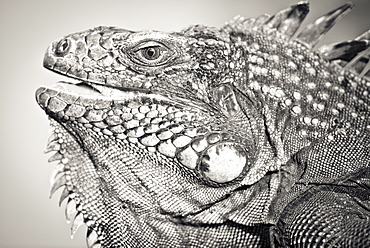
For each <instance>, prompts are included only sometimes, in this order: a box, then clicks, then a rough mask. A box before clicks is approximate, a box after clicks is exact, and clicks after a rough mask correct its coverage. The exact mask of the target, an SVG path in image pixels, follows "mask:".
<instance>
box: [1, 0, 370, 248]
mask: <svg viewBox="0 0 370 248" xmlns="http://www.w3.org/2000/svg"><path fill="white" fill-rule="evenodd" d="M296 2H297V1H293V0H280V1H272V0H269V1H267V0H258V1H257V0H254V1H251V0H227V1H226V0H225V1H221V0H217V1H215V0H207V1H202V0H190V1H189V0H187V1H174V0H172V1H170V0H158V1H150V0H146V1H145V0H137V1H124V0H120V1H76V0H73V1H71V0H67V1H50V0H45V1H40V0H38V1H17V0H16V1H14V0H8V1H4V0H0V20H1V22H0V24H1V26H0V36H1V39H0V42H1V43H0V87H1V88H0V133H1V134H0V137H1V141H0V163H1V166H0V247H85V232H86V228H85V227H84V228H81V229H80V230H79V231H78V232H77V234H76V235H75V238H74V240H71V239H70V238H69V226H68V225H67V224H65V221H64V208H59V207H58V206H57V205H58V198H59V194H60V192H57V193H56V195H55V196H54V198H52V200H49V199H48V195H49V190H50V185H49V175H50V173H51V171H52V168H53V165H52V164H48V163H47V159H48V157H49V156H50V154H47V155H44V154H43V150H44V149H45V147H46V141H47V139H48V136H49V132H48V130H50V128H49V125H48V123H49V122H48V120H47V117H46V116H45V114H44V113H43V112H42V111H41V109H40V108H39V107H38V106H37V104H36V102H35V100H34V92H35V90H36V89H37V87H38V86H39V85H41V84H49V85H50V84H52V83H53V82H55V81H59V80H62V79H63V77H62V76H60V75H56V74H53V73H52V72H49V71H47V70H45V69H43V68H42V59H43V54H44V51H45V50H46V48H47V46H48V45H49V43H51V42H52V41H53V40H56V39H58V38H60V37H61V36H63V35H66V34H69V33H72V32H76V31H83V30H85V29H89V28H92V27H95V26H100V25H109V26H119V27H122V28H127V29H132V30H143V29H157V30H164V31H179V30H181V29H182V28H185V27H187V26H188V25H191V24H205V25H210V26H216V27H219V26H221V25H222V24H223V23H224V22H225V21H228V20H230V19H232V18H233V17H234V16H235V15H237V14H241V15H243V16H245V17H251V16H258V15H260V14H262V13H270V14H273V13H275V12H276V11H278V10H280V9H282V8H286V7H288V6H290V5H292V4H294V3H296ZM345 2H346V1H342V0H312V1H311V13H310V16H309V17H308V18H307V20H313V19H314V18H317V17H318V16H319V15H321V14H324V13H326V12H328V11H330V10H332V9H334V8H336V7H338V6H340V5H341V4H343V3H345ZM353 2H354V3H355V4H356V8H355V10H353V11H352V12H351V13H350V14H349V15H348V16H347V17H345V18H344V19H342V20H341V21H340V22H339V23H338V24H337V26H336V27H335V28H333V30H332V31H331V32H330V33H329V34H328V35H327V36H326V37H325V39H324V40H323V41H322V42H321V44H323V43H331V42H335V41H341V40H347V39H351V38H354V37H356V36H357V35H359V34H360V33H362V32H364V31H365V30H367V29H369V28H370V15H369V11H370V1H368V0H357V1H353ZM307 20H306V22H305V23H307Z"/></svg>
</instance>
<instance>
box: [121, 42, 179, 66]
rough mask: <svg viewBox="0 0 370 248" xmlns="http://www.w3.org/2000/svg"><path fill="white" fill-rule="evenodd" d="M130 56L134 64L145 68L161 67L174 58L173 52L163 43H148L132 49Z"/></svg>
mask: <svg viewBox="0 0 370 248" xmlns="http://www.w3.org/2000/svg"><path fill="white" fill-rule="evenodd" d="M128 55H129V57H130V58H131V60H132V61H133V62H134V63H137V64H140V65H145V66H160V65H163V64H165V63H167V62H168V61H169V60H170V59H171V58H172V55H173V52H172V51H171V50H170V49H169V48H168V47H167V46H165V45H164V44H162V43H159V42H156V41H149V42H148V41H147V42H143V43H140V44H139V45H137V46H136V47H134V48H132V49H131V51H130V52H129V53H128Z"/></svg>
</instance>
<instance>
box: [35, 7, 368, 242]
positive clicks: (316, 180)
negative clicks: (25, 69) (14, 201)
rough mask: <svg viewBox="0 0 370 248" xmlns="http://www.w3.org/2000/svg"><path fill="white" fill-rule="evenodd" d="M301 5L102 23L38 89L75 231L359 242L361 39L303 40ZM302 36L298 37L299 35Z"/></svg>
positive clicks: (363, 134) (145, 238) (362, 228)
mask: <svg viewBox="0 0 370 248" xmlns="http://www.w3.org/2000/svg"><path fill="white" fill-rule="evenodd" d="M351 8H352V4H345V5H343V6H342V7H339V8H338V9H336V10H334V11H332V12H330V13H328V14H326V15H324V16H322V17H320V18H319V19H317V20H316V21H315V22H313V23H312V24H309V25H307V26H306V27H305V28H303V29H302V30H301V31H300V32H297V30H298V28H299V27H300V24H301V23H302V21H303V20H304V18H305V16H306V15H307V13H308V10H309V6H308V3H307V2H300V3H298V4H296V5H294V6H291V7H289V8H287V9H284V10H282V11H280V12H278V13H277V14H275V15H273V16H269V15H261V16H259V17H257V18H249V19H245V18H243V17H236V18H235V19H234V20H232V21H231V22H229V23H227V24H225V26H223V27H221V28H214V27H208V26H203V25H195V26H190V27H188V28H186V29H184V30H182V31H181V32H173V33H165V32H160V31H154V30H151V31H142V32H133V31H129V30H125V29H121V28H116V27H97V28H93V29H91V30H87V31H84V32H79V33H74V34H71V35H67V36H65V37H64V38H62V39H61V40H59V41H56V42H54V43H52V44H51V45H50V47H49V48H48V50H47V52H46V55H45V58H44V66H45V67H46V68H48V69H50V70H52V71H54V72H57V73H60V74H63V75H65V76H68V77H70V78H75V79H77V80H78V81H79V82H78V83H69V82H59V83H58V84H57V86H52V87H40V88H39V89H38V90H37V92H36V99H37V102H38V104H39V105H40V106H41V108H42V109H43V110H44V111H45V112H46V113H47V115H48V116H50V117H51V125H52V126H53V128H54V132H53V134H52V136H51V138H50V140H49V143H48V147H47V151H48V152H49V151H55V152H56V153H55V154H54V155H53V156H52V157H51V158H50V159H49V161H59V164H58V165H57V166H56V170H55V173H54V174H53V178H54V179H53V181H54V185H53V187H52V190H51V194H53V193H54V192H55V191H56V190H57V189H58V188H61V187H62V188H64V189H63V192H62V195H61V199H60V202H63V200H65V199H67V203H66V218H67V221H72V223H73V224H72V227H71V229H72V235H73V233H74V232H75V231H76V230H77V228H78V227H79V226H80V225H81V224H83V223H85V224H86V225H87V227H88V229H87V246H88V247H94V248H96V247H369V246H370V238H369V233H370V191H369V187H370V167H369V161H370V152H369V144H370V138H369V131H370V121H369V116H370V115H369V108H370V105H369V85H370V81H369V73H368V71H369V56H370V48H369V39H370V32H369V31H368V32H366V33H364V34H363V35H361V36H359V37H357V38H356V39H354V40H350V41H345V42H340V43H336V44H332V45H325V46H323V47H321V48H319V49H317V50H316V49H314V47H315V45H316V43H317V42H318V41H319V40H320V38H321V37H322V36H323V35H324V34H325V33H326V32H327V31H328V30H329V29H330V28H331V27H332V26H333V25H334V23H335V22H336V21H337V20H338V19H339V18H341V17H342V16H344V15H345V14H346V13H347V12H348V11H349V10H350V9H351ZM296 33H298V34H296Z"/></svg>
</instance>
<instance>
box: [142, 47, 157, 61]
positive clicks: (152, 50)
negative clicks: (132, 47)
mask: <svg viewBox="0 0 370 248" xmlns="http://www.w3.org/2000/svg"><path fill="white" fill-rule="evenodd" d="M142 55H143V56H144V58H146V59H148V60H155V59H158V58H159V56H160V55H161V52H160V49H159V47H148V48H144V49H143V50H142Z"/></svg>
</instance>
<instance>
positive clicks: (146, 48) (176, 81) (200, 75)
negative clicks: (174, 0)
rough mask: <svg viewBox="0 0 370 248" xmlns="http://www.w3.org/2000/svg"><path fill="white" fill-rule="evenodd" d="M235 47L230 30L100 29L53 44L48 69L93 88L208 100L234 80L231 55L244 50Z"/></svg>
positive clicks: (47, 61) (50, 49) (233, 62)
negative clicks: (213, 89) (224, 85)
mask: <svg viewBox="0 0 370 248" xmlns="http://www.w3.org/2000/svg"><path fill="white" fill-rule="evenodd" d="M231 49H232V48H231V47H230V38H229V35H228V34H227V33H226V32H221V31H220V30H217V29H216V28H210V27H204V26H193V27H189V28H188V29H186V30H184V31H182V32H178V33H165V32H160V31H142V32H133V31H128V30H124V29H118V28H113V27H97V28H94V29H91V30H88V31H85V32H80V33H75V34H71V35H68V36H66V37H64V38H62V39H61V40H59V41H56V42H54V43H53V44H51V46H50V47H49V49H48V51H47V53H46V55H45V58H44V66H45V67H46V68H48V69H51V70H53V71H55V72H58V73H61V74H64V75H68V76H69V77H73V78H76V79H78V80H81V81H84V82H87V83H89V84H98V85H104V86H107V87H114V88H118V89H120V90H130V89H133V90H140V91H142V92H150V93H159V94H161V95H166V96H168V97H175V96H180V97H184V98H187V99H198V100H199V101H204V102H209V101H210V100H211V99H210V98H211V96H210V94H209V92H210V91H212V89H211V88H212V87H215V85H217V84H221V83H223V82H226V81H225V80H231V78H232V77H233V76H232V75H230V74H229V73H227V71H230V63H231V67H235V66H238V64H237V63H239V61H237V59H236V58H232V56H236V55H235V53H236V52H240V51H232V50H231ZM240 57H241V56H240V54H239V58H238V59H239V60H240ZM226 75H227V76H226Z"/></svg>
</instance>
